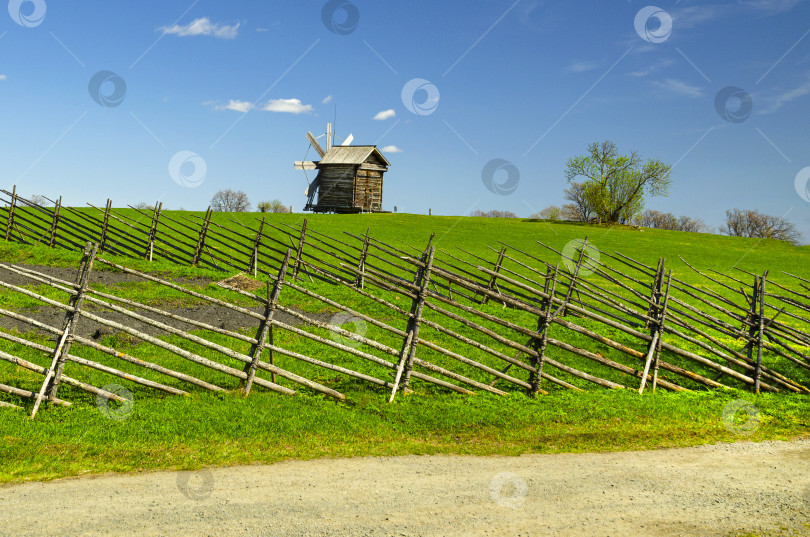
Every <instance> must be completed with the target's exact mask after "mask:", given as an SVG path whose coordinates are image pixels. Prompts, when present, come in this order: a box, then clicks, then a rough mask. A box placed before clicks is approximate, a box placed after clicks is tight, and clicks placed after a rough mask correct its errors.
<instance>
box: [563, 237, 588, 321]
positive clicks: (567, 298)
mask: <svg viewBox="0 0 810 537" xmlns="http://www.w3.org/2000/svg"><path fill="white" fill-rule="evenodd" d="M587 246H588V237H587V236H586V237H585V241H584V242H583V243H582V247H581V248H580V250H579V259H577V264H576V267H575V268H574V274H573V275H572V276H571V281H570V282H569V284H568V292H566V293H565V300H564V301H563V304H562V307H561V311H560V313H559V315H560V317H565V314H566V313H567V312H568V308H567V305H568V302H569V301H570V300H571V295H572V294H573V292H574V285H576V281H577V276H579V267H581V266H582V259H583V258H584V257H585V248H586V247H587Z"/></svg>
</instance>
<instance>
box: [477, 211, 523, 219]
mask: <svg viewBox="0 0 810 537" xmlns="http://www.w3.org/2000/svg"><path fill="white" fill-rule="evenodd" d="M470 216H486V217H487V218H517V215H516V214H515V213H513V212H512V211H498V210H492V211H486V212H484V211H473V212H472V213H470Z"/></svg>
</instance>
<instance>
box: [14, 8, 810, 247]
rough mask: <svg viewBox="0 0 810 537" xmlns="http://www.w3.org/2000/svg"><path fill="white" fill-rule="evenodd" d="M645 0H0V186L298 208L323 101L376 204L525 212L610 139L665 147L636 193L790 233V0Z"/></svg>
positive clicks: (652, 154)
mask: <svg viewBox="0 0 810 537" xmlns="http://www.w3.org/2000/svg"><path fill="white" fill-rule="evenodd" d="M656 2H657V3H656V4H655V5H650V4H647V3H645V2H639V1H636V0H632V1H630V0H611V1H603V2H584V1H578V0H569V1H557V2H552V1H545V0H517V1H516V0H490V1H486V2H483V1H478V2H475V1H474V2H469V1H465V2H461V1H457V0H443V1H442V2H423V1H408V2H404V1H386V2H380V1H378V2H371V1H368V0H330V1H328V2H324V1H321V0H318V1H307V0H301V1H291V0H290V1H264V0H261V1H259V0H253V1H247V0H231V1H229V2H215V1H213V0H182V1H175V0H162V1H160V2H157V1H151V0H141V1H138V2H135V1H130V2H109V1H99V0H84V1H82V2H56V1H55V0H35V1H22V0H10V1H9V2H8V10H7V13H4V12H3V11H5V10H0V103H2V104H0V148H1V149H0V151H1V152H2V153H0V155H2V163H3V166H2V168H3V171H2V175H0V186H2V187H3V188H5V189H8V190H10V189H11V187H12V185H17V188H18V192H19V193H20V194H21V195H24V196H30V195H33V194H40V195H45V196H47V197H49V198H52V199H53V198H55V197H58V196H62V197H63V203H65V204H69V205H84V204H85V203H86V202H90V203H93V204H94V205H103V204H104V202H105V200H106V199H107V198H110V199H112V200H113V204H114V206H126V205H127V204H133V205H134V204H136V203H139V202H149V203H155V202H156V201H158V200H159V201H161V202H162V203H163V205H164V207H166V208H169V209H179V208H184V209H187V210H204V209H205V208H206V207H207V206H208V204H209V202H210V199H211V197H212V196H213V194H214V193H215V192H216V191H218V190H220V189H223V188H232V189H235V190H243V191H245V192H246V193H247V194H248V196H249V199H250V200H251V201H252V202H253V204H254V206H255V204H256V203H257V202H259V201H262V200H272V199H276V198H277V199H280V200H281V201H282V202H283V203H284V204H285V205H291V206H293V207H294V210H295V211H300V210H301V209H302V208H303V205H304V203H305V201H306V197H305V190H306V189H307V185H308V179H309V180H312V179H313V178H314V177H313V173H312V172H311V171H310V172H308V173H309V176H308V177H307V176H306V175H305V173H304V172H303V171H301V170H295V169H294V167H293V162H294V161H296V160H305V159H313V158H315V157H316V155H315V153H314V151H313V150H311V149H309V143H308V142H307V141H306V138H305V134H306V132H307V131H312V132H313V134H315V135H316V136H319V135H321V134H323V133H324V132H325V131H326V124H327V122H332V123H334V125H335V132H336V134H337V136H338V137H341V138H346V137H347V136H348V135H349V134H350V133H351V134H352V135H353V137H354V141H353V143H354V144H362V145H371V144H374V145H377V146H378V147H379V148H380V149H381V150H382V151H383V153H384V154H385V156H386V157H387V158H388V160H389V161H390V162H391V167H390V169H389V171H388V173H387V174H386V175H385V183H384V193H383V209H384V210H389V211H393V210H394V208H395V207H396V210H397V211H398V212H408V213H417V214H427V212H428V210H429V209H432V211H433V214H441V215H467V214H470V213H471V212H472V211H476V210H484V211H487V210H492V209H498V210H508V211H512V212H514V213H516V214H517V215H518V216H521V217H528V216H529V215H531V214H533V213H535V212H537V211H540V210H541V209H543V208H544V207H547V206H549V205H561V204H562V203H564V200H563V191H564V189H565V188H566V186H567V183H566V180H565V175H564V171H565V166H566V161H567V159H569V158H571V157H573V156H576V155H581V154H584V153H585V151H586V148H587V146H588V144H590V143H592V142H596V141H601V140H612V141H613V142H615V143H616V145H617V146H618V148H619V150H620V151H622V152H625V153H627V152H630V151H638V153H639V154H640V155H641V156H642V157H643V158H658V159H661V160H663V161H664V162H667V163H669V164H671V165H672V166H673V170H672V180H673V185H672V188H671V191H670V194H669V196H667V197H657V198H649V199H648V200H647V203H646V207H647V208H651V209H655V210H659V211H665V212H672V213H674V214H675V215H677V216H680V215H686V216H690V217H700V218H703V219H704V220H705V221H706V223H707V224H709V226H711V227H713V228H715V229H717V228H718V227H719V226H720V225H721V224H722V223H723V221H724V217H725V211H726V210H727V209H732V208H740V209H757V210H760V211H762V212H764V213H767V214H771V215H774V216H780V217H784V218H787V219H788V220H790V221H792V222H793V223H794V224H796V226H797V228H798V229H799V230H800V231H801V232H802V233H803V235H804V242H810V190H808V187H809V186H810V185H809V183H810V128H809V127H810V122H809V121H808V120H810V0H735V1H726V2H716V3H712V2H696V1H691V0H656ZM321 140H323V139H321ZM339 142H340V140H338V143H339Z"/></svg>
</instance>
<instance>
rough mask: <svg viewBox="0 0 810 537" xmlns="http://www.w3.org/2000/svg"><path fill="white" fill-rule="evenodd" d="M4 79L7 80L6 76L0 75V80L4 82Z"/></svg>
mask: <svg viewBox="0 0 810 537" xmlns="http://www.w3.org/2000/svg"><path fill="white" fill-rule="evenodd" d="M6 78H8V77H7V76H6V75H0V80H5V79H6Z"/></svg>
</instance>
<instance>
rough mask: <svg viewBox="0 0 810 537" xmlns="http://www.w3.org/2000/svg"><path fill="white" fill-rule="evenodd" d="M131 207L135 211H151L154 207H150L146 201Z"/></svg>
mask: <svg viewBox="0 0 810 537" xmlns="http://www.w3.org/2000/svg"><path fill="white" fill-rule="evenodd" d="M133 207H135V208H136V209H140V210H142V211H151V210H152V209H154V208H155V206H154V205H152V204H151V203H148V202H146V201H139V202H138V203H136V204H135V205H133Z"/></svg>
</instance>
